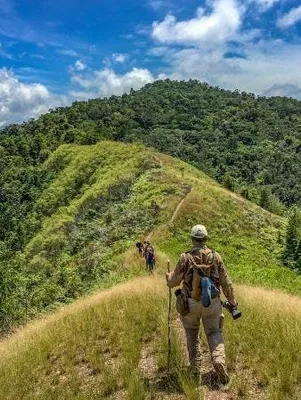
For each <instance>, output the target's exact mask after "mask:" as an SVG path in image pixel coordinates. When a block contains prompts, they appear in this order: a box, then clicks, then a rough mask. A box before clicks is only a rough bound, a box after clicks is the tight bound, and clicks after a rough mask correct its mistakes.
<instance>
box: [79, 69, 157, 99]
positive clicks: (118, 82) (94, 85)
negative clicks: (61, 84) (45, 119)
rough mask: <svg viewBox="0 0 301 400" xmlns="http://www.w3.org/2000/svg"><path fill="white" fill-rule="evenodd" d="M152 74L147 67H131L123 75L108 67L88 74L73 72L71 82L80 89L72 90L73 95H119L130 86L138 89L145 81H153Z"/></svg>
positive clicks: (82, 96) (128, 89)
mask: <svg viewBox="0 0 301 400" xmlns="http://www.w3.org/2000/svg"><path fill="white" fill-rule="evenodd" d="M154 79H155V78H154V76H153V75H152V73H151V72H150V71H149V70H148V69H142V68H133V69H132V70H131V71H128V72H126V73H125V74H124V75H118V74H116V72H115V71H114V70H112V69H110V68H105V69H102V70H98V71H93V72H92V73H89V74H74V75H73V76H72V82H73V83H74V84H76V85H78V86H79V87H80V88H81V90H80V91H72V95H73V96H75V97H76V96H77V95H80V97H81V98H84V97H85V93H86V98H91V97H93V96H100V97H104V96H110V95H112V94H115V95H121V94H123V93H126V92H129V91H130V89H131V88H133V89H139V88H141V87H142V86H144V85H145V84H147V83H150V82H153V81H154Z"/></svg>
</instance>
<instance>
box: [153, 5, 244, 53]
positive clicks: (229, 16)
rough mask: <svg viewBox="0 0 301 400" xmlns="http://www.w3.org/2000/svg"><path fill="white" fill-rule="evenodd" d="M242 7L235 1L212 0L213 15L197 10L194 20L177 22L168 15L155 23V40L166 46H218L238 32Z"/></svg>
mask: <svg viewBox="0 0 301 400" xmlns="http://www.w3.org/2000/svg"><path fill="white" fill-rule="evenodd" d="M243 11H244V10H243V8H242V7H241V6H239V4H238V2H237V1H236V0H213V3H212V10H211V13H207V12H206V10H205V9H203V8H198V10H197V15H196V17H195V18H192V19H190V20H186V21H177V19H176V17H174V16H173V15H168V16H166V17H165V19H164V20H163V21H162V22H154V23H153V31H152V37H153V38H154V39H156V40H157V41H159V42H161V43H166V44H168V43H169V44H172V43H175V44H183V45H198V44H203V45H204V44H215V43H223V42H226V41H227V40H230V39H231V38H232V37H233V36H234V35H235V34H236V33H237V31H238V30H239V28H240V26H241V22H242V14H243Z"/></svg>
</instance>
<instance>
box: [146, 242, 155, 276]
mask: <svg viewBox="0 0 301 400" xmlns="http://www.w3.org/2000/svg"><path fill="white" fill-rule="evenodd" d="M144 258H145V265H146V268H147V270H148V271H149V272H152V271H153V270H154V267H155V265H156V259H155V249H154V247H153V246H152V245H151V243H150V242H149V241H145V242H144Z"/></svg>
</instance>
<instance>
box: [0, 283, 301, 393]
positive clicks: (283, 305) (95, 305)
mask: <svg viewBox="0 0 301 400" xmlns="http://www.w3.org/2000/svg"><path fill="white" fill-rule="evenodd" d="M238 295H239V298H240V299H241V302H240V306H241V309H242V311H243V318H242V319H241V320H238V321H235V322H234V321H232V320H231V319H230V316H228V315H227V316H226V328H225V337H226V348H227V356H228V364H229V366H230V370H231V374H232V383H231V384H230V392H231V395H232V396H234V398H239V397H244V398H251V399H252V398H253V399H255V398H256V396H257V395H258V396H259V395H261V396H262V395H264V397H261V398H266V399H273V400H276V399H277V400H280V399H286V398H290V399H298V398H299V397H298V396H299V384H300V380H301V367H300V365H301V364H300V361H301V342H300V335H301V299H299V298H297V297H293V296H290V295H286V294H283V293H281V292H276V291H266V290H262V289H256V288H250V287H247V286H240V287H239V288H238ZM166 312H167V290H166V287H165V284H164V282H163V279H161V278H159V277H155V276H150V277H145V278H136V279H134V280H132V281H130V282H128V283H125V284H121V285H118V286H116V287H115V288H113V289H111V290H108V291H105V292H102V293H99V294H97V295H94V296H92V297H90V298H87V299H85V300H81V301H77V302H75V303H74V304H73V305H71V306H68V307H66V308H65V309H63V310H61V311H60V312H58V313H56V314H55V315H53V316H51V317H49V318H48V319H46V320H42V321H37V322H34V323H32V324H30V325H28V326H27V327H26V328H23V329H22V330H21V331H20V332H19V333H17V334H16V335H14V336H13V337H12V338H11V339H9V340H7V341H4V342H3V343H2V344H1V346H0V355H1V363H0V386H1V394H0V398H1V399H5V400H13V399H14V400H15V399H24V400H27V399H28V400H29V399H31V400H33V399H43V400H48V399H99V398H114V396H117V394H118V393H123V394H124V396H125V397H123V398H128V399H144V398H146V396H147V395H152V396H154V397H153V398H156V396H159V394H160V396H161V395H162V396H163V398H164V396H167V395H171V394H178V395H183V396H186V398H189V399H194V398H200V397H199V396H202V395H203V394H204V390H205V389H204V388H201V389H197V388H196V387H195V385H194V382H193V381H192V380H191V378H190V377H189V375H188V374H187V373H186V369H185V365H184V364H185V362H184V357H183V354H182V352H181V347H180V345H179V342H178V339H177V333H176V332H175V331H173V346H172V354H173V357H172V370H171V374H170V375H169V376H168V375H166V374H165V373H163V372H164V371H165V369H166V354H167V347H166V346H167V332H166V329H167V323H166V322H167V315H166ZM145 347H148V348H151V350H152V352H153V354H154V359H155V363H156V367H155V373H154V376H152V377H151V378H148V379H147V378H145V376H143V373H142V371H141V370H140V369H139V363H140V361H141V354H142V350H143V348H145ZM12 382H13V384H12ZM256 393H257V394H256ZM110 396H111V397H110ZM258 398H260V397H258Z"/></svg>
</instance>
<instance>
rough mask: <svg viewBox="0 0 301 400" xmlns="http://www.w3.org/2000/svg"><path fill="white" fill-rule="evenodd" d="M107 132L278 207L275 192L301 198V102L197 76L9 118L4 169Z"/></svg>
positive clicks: (2, 136) (0, 151)
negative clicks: (25, 118)
mask: <svg viewBox="0 0 301 400" xmlns="http://www.w3.org/2000/svg"><path fill="white" fill-rule="evenodd" d="M103 138H106V139H114V140H121V141H129V142H131V141H141V142H143V143H144V144H146V145H148V146H152V147H154V148H156V149H158V150H160V151H162V152H164V153H167V154H170V155H173V156H177V157H180V158H181V159H183V160H184V161H186V162H189V163H191V164H193V165H195V166H197V167H198V168H200V169H201V170H203V171H204V172H206V173H207V174H209V175H210V176H211V177H213V178H214V179H217V180H218V181H219V182H222V183H224V184H225V185H226V186H228V187H229V188H231V189H235V190H236V191H237V192H240V193H242V194H243V195H244V196H245V197H247V198H249V199H251V200H254V201H256V202H259V203H261V205H262V206H265V207H266V208H268V209H269V208H270V209H272V210H273V211H278V210H277V207H278V205H277V201H276V198H275V197H274V196H272V195H271V194H274V195H275V196H276V197H277V198H278V199H279V200H280V201H281V202H282V203H284V204H286V205H291V204H294V203H297V204H300V203H301V102H299V101H297V100H293V99H290V98H285V97H283V98H281V97H277V98H258V97H256V96H255V95H253V94H248V93H245V92H242V93H241V92H239V91H235V92H231V91H226V90H222V89H219V88H214V87H210V86H209V85H207V84H205V83H200V82H198V81H193V80H191V81H189V82H177V81H170V80H166V81H157V82H155V83H153V84H148V85H146V86H145V87H144V88H142V89H141V90H138V91H133V90H132V91H131V93H130V94H129V95H123V96H121V97H117V96H112V97H110V98H109V99H95V100H89V101H87V102H75V103H74V104H73V105H72V106H71V107H66V108H58V109H56V110H53V111H51V112H50V113H49V114H46V115H43V116H42V117H40V118H39V119H38V120H36V121H30V122H28V123H24V124H22V125H11V126H9V127H8V128H6V129H5V130H2V131H1V133H0V146H1V147H0V156H1V171H3V169H5V168H6V167H9V169H10V166H11V165H14V166H20V167H22V168H23V161H24V160H25V165H26V166H27V165H28V164H31V165H35V164H36V163H39V162H41V161H44V160H45V159H46V157H47V156H48V155H49V153H50V152H52V151H53V150H54V149H55V148H57V147H58V146H59V145H60V144H62V143H71V142H75V143H79V144H94V143H96V142H97V141H99V140H101V139H103ZM23 172H24V171H23ZM14 173H15V174H16V176H14V179H15V180H16V181H18V180H19V176H18V171H15V172H12V171H10V172H9V175H10V176H11V174H14ZM29 175H30V176H31V172H30V173H29ZM3 179H4V180H5V177H4V178H3V177H2V182H1V184H0V185H1V186H3ZM30 179H31V178H30ZM17 184H18V182H17ZM263 188H265V189H264V190H263V191H262V189H263ZM2 191H3V190H2ZM2 195H3V194H2Z"/></svg>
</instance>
